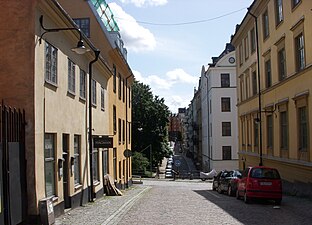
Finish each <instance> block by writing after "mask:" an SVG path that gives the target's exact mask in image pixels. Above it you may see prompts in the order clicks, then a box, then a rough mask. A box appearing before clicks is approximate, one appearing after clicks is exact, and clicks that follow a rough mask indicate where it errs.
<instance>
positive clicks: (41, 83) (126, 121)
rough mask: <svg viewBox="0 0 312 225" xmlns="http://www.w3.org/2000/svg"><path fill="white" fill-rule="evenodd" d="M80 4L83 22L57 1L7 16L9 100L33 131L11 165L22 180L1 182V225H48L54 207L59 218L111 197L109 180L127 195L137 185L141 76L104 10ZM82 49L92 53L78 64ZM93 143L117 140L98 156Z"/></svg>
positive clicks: (4, 67)
mask: <svg viewBox="0 0 312 225" xmlns="http://www.w3.org/2000/svg"><path fill="white" fill-rule="evenodd" d="M64 2H70V1H69V0H68V1H64ZM73 2H74V3H73V5H74V6H75V5H76V6H78V5H79V6H81V8H80V13H83V14H79V15H77V17H75V16H74V15H72V17H71V13H70V12H71V11H70V10H69V11H68V12H67V11H66V10H67V8H66V4H64V6H63V5H62V1H57V0H27V1H26V0H25V1H19V0H11V1H6V2H5V3H4V4H5V5H3V8H2V9H3V10H2V11H1V12H2V13H1V16H2V17H1V18H2V21H7V22H6V23H1V25H0V33H1V38H2V40H3V41H4V42H5V43H6V44H5V43H4V42H3V43H1V48H2V51H1V53H0V67H1V71H0V78H1V79H0V96H1V99H3V100H4V102H5V104H7V105H11V106H14V107H18V108H22V109H24V110H25V120H26V124H25V140H23V141H21V142H20V143H18V144H19V146H20V148H17V147H18V145H17V144H16V143H14V145H12V144H11V143H10V144H9V145H8V146H9V151H10V150H11V152H12V153H13V151H15V153H16V152H18V151H20V153H18V154H17V153H16V155H17V156H16V157H17V158H16V159H11V161H10V162H14V167H16V166H18V167H16V168H17V169H15V170H14V171H13V170H12V174H13V172H15V173H16V174H17V175H18V177H11V178H10V179H11V181H10V182H9V183H8V182H7V181H6V180H3V179H2V178H3V177H2V175H3V173H2V172H1V173H0V190H1V191H0V224H7V223H8V221H10V220H12V221H13V222H12V223H14V224H18V223H22V222H23V223H25V224H36V223H39V221H40V218H39V217H40V205H41V202H42V200H44V199H46V198H48V199H49V200H50V201H51V202H52V204H53V209H54V214H55V216H59V215H60V214H62V213H64V210H65V209H69V208H75V207H78V206H80V205H83V204H85V203H87V202H88V201H94V200H95V199H96V198H99V197H101V196H103V194H105V184H106V183H105V181H104V176H105V175H107V174H108V175H110V176H111V177H113V180H114V181H115V184H116V185H117V186H118V187H121V188H125V187H126V186H127V185H131V166H130V165H131V158H126V156H125V155H124V151H125V150H126V149H131V141H130V140H131V136H130V132H131V129H130V127H131V101H130V96H131V84H132V80H133V75H132V72H131V69H130V67H129V65H128V64H127V61H126V50H125V49H124V48H123V47H122V45H121V44H122V40H121V39H120V37H119V36H118V35H119V33H118V31H115V30H114V31H112V32H109V31H108V30H107V29H108V28H107V27H105V26H104V25H103V21H101V18H100V16H99V15H98V14H97V9H96V7H95V6H94V4H93V3H94V2H95V1H85V0H79V1H73ZM80 4H82V5H80ZM81 9H83V10H81ZM17 15H18V16H17ZM73 19H74V20H73ZM84 19H86V20H84ZM86 21H89V24H91V26H90V27H89V28H90V30H89V33H86V30H85V28H86V27H85V26H84V25H85V22H86ZM77 24H78V26H81V30H82V32H80V31H79V30H78V26H77ZM82 25H83V26H82ZM114 25H116V24H114ZM81 41H83V42H84V46H85V48H86V49H89V50H90V51H86V52H85V51H84V52H80V53H84V54H77V52H74V51H72V49H73V47H76V46H77V45H78V44H79V45H80V47H81V44H82V42H81ZM77 42H78V44H77ZM76 50H77V49H76ZM79 50H80V51H81V50H82V49H81V48H79ZM98 50H100V52H99V51H98ZM78 53H79V52H78ZM98 53H99V54H98ZM91 71H92V72H91ZM90 111H91V113H90ZM90 120H91V123H90ZM1 121H2V120H1ZM91 133H92V137H93V139H94V140H95V138H96V137H97V138H102V137H103V136H106V137H110V138H112V139H110V140H112V142H113V143H112V145H110V146H111V147H108V146H106V147H104V146H103V145H95V143H94V144H93V145H91V146H92V149H91V148H90V143H92V142H90V138H89V136H90V134H91ZM106 140H107V139H106ZM101 142H102V143H103V139H102V140H101ZM16 146H17V147H16ZM17 149H18V151H17ZM90 149H91V151H90ZM12 153H10V154H12ZM0 157H1V158H2V152H0ZM18 157H19V158H18ZM90 159H92V160H90ZM1 162H2V160H1ZM91 162H92V163H91ZM8 168H9V169H10V168H12V166H11V167H8ZM19 168H20V172H18V171H17V172H18V173H17V172H16V170H18V169H19ZM24 169H25V171H23V170H24ZM1 171H2V164H1ZM6 177H9V175H7V176H6ZM15 184H17V185H16V186H15ZM3 187H5V193H4V192H2V190H4V189H3ZM16 190H18V192H17V191H16ZM7 193H9V195H8V196H7ZM25 195H26V196H27V198H25V197H24V196H25ZM9 206H11V208H9ZM4 209H6V210H4Z"/></svg>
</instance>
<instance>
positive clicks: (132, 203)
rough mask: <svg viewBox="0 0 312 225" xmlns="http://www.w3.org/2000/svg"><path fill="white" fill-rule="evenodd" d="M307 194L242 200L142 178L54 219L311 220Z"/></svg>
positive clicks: (122, 224) (121, 223)
mask: <svg viewBox="0 0 312 225" xmlns="http://www.w3.org/2000/svg"><path fill="white" fill-rule="evenodd" d="M311 221H312V200H311V199H302V198H297V197H290V196H285V197H284V198H283V202H282V204H281V206H280V208H278V209H275V207H274V205H273V204H272V203H270V202H269V203H268V202H254V203H252V204H248V205H247V204H245V203H244V202H243V201H239V200H237V199H236V198H235V197H229V196H226V195H224V194H218V193H217V192H215V191H212V185H211V182H208V181H205V182H202V181H199V180H176V181H169V180H168V179H167V180H157V179H150V180H144V182H143V185H134V186H133V187H132V188H130V189H129V190H127V191H125V194H124V196H115V197H105V198H103V199H101V200H98V201H96V202H95V203H92V204H88V205H87V206H86V207H80V208H78V209H74V210H71V211H70V212H68V213H67V214H65V215H63V216H61V217H59V218H57V221H56V224H58V225H59V224H85V225H87V224H118V225H129V224H140V225H142V224H144V225H149V224H151V225H162V224H179V225H180V224H181V225H183V224H185V225H200V224H213V225H216V224H231V225H232V224H250V225H253V224H255V225H258V224H259V225H260V224H261V225H270V224H272V225H273V224H274V225H278V224H283V225H285V224H286V225H288V224H290V225H297V224H300V225H301V224H303V225H305V224H312V222H311Z"/></svg>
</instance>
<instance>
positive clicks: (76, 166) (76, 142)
mask: <svg viewBox="0 0 312 225" xmlns="http://www.w3.org/2000/svg"><path fill="white" fill-rule="evenodd" d="M80 146H81V144H80V135H75V136H74V181H75V185H78V184H80V183H81V182H80V149H81V148H80Z"/></svg>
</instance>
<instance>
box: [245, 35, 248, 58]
mask: <svg viewBox="0 0 312 225" xmlns="http://www.w3.org/2000/svg"><path fill="white" fill-rule="evenodd" d="M244 50H245V60H246V59H248V57H249V43H248V37H245V38H244Z"/></svg>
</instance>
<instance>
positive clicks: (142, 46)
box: [109, 2, 156, 52]
mask: <svg viewBox="0 0 312 225" xmlns="http://www.w3.org/2000/svg"><path fill="white" fill-rule="evenodd" d="M109 7H110V8H111V10H112V11H113V13H114V17H115V19H116V21H117V24H118V26H119V28H120V34H121V37H122V40H123V41H124V43H125V47H126V48H127V49H128V50H131V51H134V52H140V51H151V50H154V49H155V48H156V39H155V37H154V35H153V34H152V32H151V31H150V30H148V29H146V28H144V27H142V26H141V25H140V24H138V23H137V21H136V20H135V19H134V18H133V17H132V16H131V15H129V14H127V13H126V12H125V11H124V10H123V9H122V8H121V7H120V6H119V5H117V4H116V3H114V2H113V3H110V4H109Z"/></svg>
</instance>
